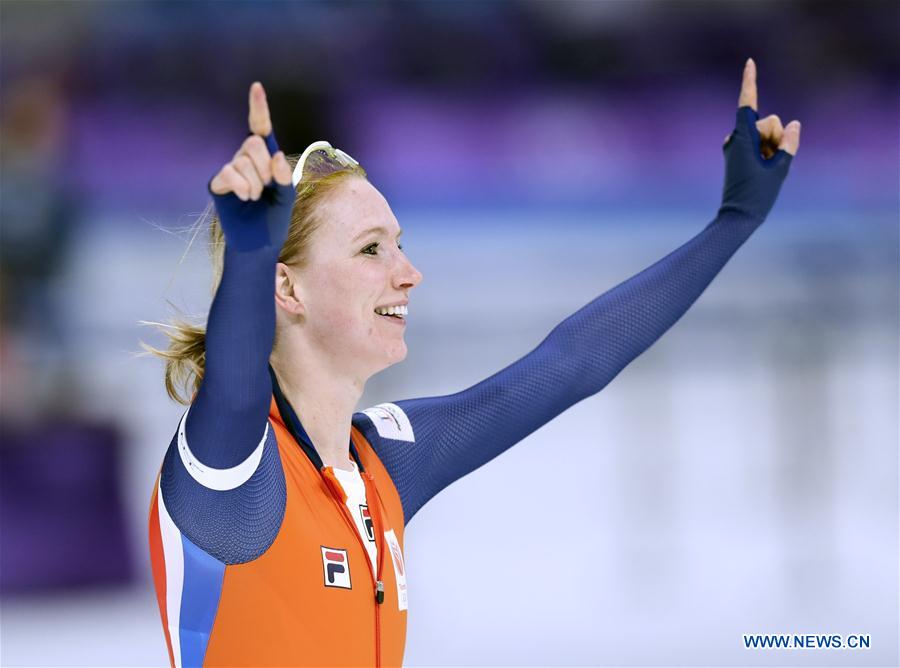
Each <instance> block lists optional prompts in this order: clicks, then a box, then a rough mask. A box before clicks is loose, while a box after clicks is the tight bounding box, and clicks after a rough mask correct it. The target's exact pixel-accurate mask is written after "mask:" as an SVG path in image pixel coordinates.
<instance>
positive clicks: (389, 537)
mask: <svg viewBox="0 0 900 668" xmlns="http://www.w3.org/2000/svg"><path fill="white" fill-rule="evenodd" d="M384 540H385V542H386V543H387V546H388V549H389V550H390V551H391V561H392V562H393V564H394V578H395V579H396V580H397V605H398V606H399V608H400V610H406V609H407V608H408V607H409V603H408V601H407V597H406V566H405V565H404V563H403V550H401V549H400V542H399V541H398V540H397V534H395V533H394V530H393V529H389V530H388V531H385V532H384Z"/></svg>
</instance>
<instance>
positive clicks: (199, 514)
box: [160, 83, 294, 563]
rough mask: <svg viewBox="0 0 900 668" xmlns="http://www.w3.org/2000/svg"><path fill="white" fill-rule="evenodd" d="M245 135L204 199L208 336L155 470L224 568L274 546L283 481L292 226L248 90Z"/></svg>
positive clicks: (280, 161) (258, 108)
mask: <svg viewBox="0 0 900 668" xmlns="http://www.w3.org/2000/svg"><path fill="white" fill-rule="evenodd" d="M250 129H251V135H250V136H249V137H247V139H246V140H245V141H244V142H243V144H242V145H241V148H240V149H239V150H238V151H237V153H236V154H235V156H234V158H233V159H232V160H231V161H230V162H229V163H227V164H226V165H225V166H223V168H222V169H221V170H220V171H219V173H218V174H216V176H215V177H213V179H212V180H211V182H210V185H209V190H210V192H211V194H212V195H213V198H214V200H215V206H216V211H217V213H218V216H219V221H220V222H221V225H222V229H223V231H224V236H225V253H224V267H223V273H222V279H221V282H220V284H219V286H218V288H217V290H216V293H215V296H214V298H213V303H212V306H211V308H210V312H209V318H208V321H207V329H206V360H205V369H204V375H203V380H202V382H201V384H200V388H199V390H198V392H197V395H196V397H195V398H194V401H193V403H192V405H191V407H190V408H189V410H188V412H187V413H186V414H185V416H184V418H183V419H182V421H181V423H180V424H179V427H178V431H177V433H176V435H175V437H174V438H173V440H172V443H171V445H170V447H169V450H168V452H167V453H166V457H165V460H164V463H163V470H162V476H161V482H160V485H161V489H162V493H163V496H164V500H165V505H166V508H167V510H168V511H169V513H170V514H171V516H172V519H173V521H174V522H175V524H176V525H177V526H178V528H179V529H180V530H181V532H182V533H183V534H184V535H185V536H186V537H187V538H188V539H190V540H191V541H192V542H194V543H195V544H197V545H198V546H199V547H201V548H203V549H204V550H205V551H207V552H208V553H210V554H212V555H213V556H215V557H216V558H218V559H220V560H221V561H224V562H226V563H239V562H243V561H249V560H250V559H252V558H255V557H257V556H259V554H261V553H262V551H264V550H265V549H266V548H267V547H268V546H269V545H270V544H271V541H272V540H274V537H275V534H277V531H278V527H279V526H280V522H281V517H282V514H283V511H284V500H285V495H284V474H283V472H282V470H281V463H280V460H279V457H278V450H277V447H276V443H275V439H274V434H272V433H271V431H270V429H269V426H268V419H267V416H268V412H269V402H270V398H271V381H270V379H269V374H268V360H269V356H270V354H271V352H272V344H273V342H274V337H275V304H274V298H273V288H274V277H275V265H276V263H277V261H278V255H279V252H280V250H281V246H282V245H283V243H284V240H285V237H286V236H287V230H288V226H289V224H290V213H291V207H292V206H293V201H294V189H293V188H292V187H291V185H290V184H291V172H290V168H289V166H288V164H287V161H286V160H285V158H284V154H283V153H281V152H280V151H279V150H278V147H277V144H276V143H275V139H274V136H273V135H272V126H271V121H270V120H269V112H268V106H267V104H266V100H265V92H264V91H263V89H262V86H261V85H260V84H258V83H255V84H253V86H251V89H250Z"/></svg>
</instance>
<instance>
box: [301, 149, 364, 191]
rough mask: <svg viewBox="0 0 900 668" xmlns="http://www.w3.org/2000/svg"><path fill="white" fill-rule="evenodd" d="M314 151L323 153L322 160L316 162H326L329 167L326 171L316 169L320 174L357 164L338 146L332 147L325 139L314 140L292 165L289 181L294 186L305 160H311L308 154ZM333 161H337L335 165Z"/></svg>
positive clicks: (310, 154)
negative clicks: (295, 163) (294, 165)
mask: <svg viewBox="0 0 900 668" xmlns="http://www.w3.org/2000/svg"><path fill="white" fill-rule="evenodd" d="M316 152H321V153H323V154H324V160H322V161H320V162H319V163H318V164H319V165H321V164H326V165H328V166H329V167H330V169H329V170H327V171H325V170H322V169H317V171H319V172H322V176H325V175H327V174H329V173H333V172H336V171H339V170H340V169H342V168H345V167H355V166H356V165H358V164H359V162H357V161H356V160H354V159H353V158H352V157H350V156H349V155H348V154H346V153H344V152H343V151H342V150H341V149H339V148H334V147H333V146H332V145H331V144H329V143H328V142H327V141H314V142H313V143H312V144H310V145H309V146H307V147H306V150H305V151H303V154H302V155H301V156H300V159H299V160H298V161H297V166H296V167H294V175H293V176H292V177H291V182H292V183H293V184H294V187H295V188H296V187H297V184H298V183H300V179H302V178H303V170H304V169H305V168H306V166H307V162H311V161H310V156H312V155H313V154H314V153H316ZM334 163H337V166H335V164H334Z"/></svg>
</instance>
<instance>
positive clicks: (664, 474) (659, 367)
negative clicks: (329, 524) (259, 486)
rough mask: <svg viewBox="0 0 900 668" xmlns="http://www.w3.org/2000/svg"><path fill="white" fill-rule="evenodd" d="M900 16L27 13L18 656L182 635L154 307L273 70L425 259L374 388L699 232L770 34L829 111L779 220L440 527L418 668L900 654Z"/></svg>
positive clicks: (1, 565)
mask: <svg viewBox="0 0 900 668" xmlns="http://www.w3.org/2000/svg"><path fill="white" fill-rule="evenodd" d="M898 32H900V10H898V5H897V4H896V3H886V2H885V3H882V2H865V3H851V2H841V3H824V2H823V3H812V2H802V3H800V2H784V3H768V2H729V3H719V2H634V3H631V2H573V3H569V2H517V3H513V2H510V3H499V2H498V3H477V2H465V3H450V2H422V3H415V2H386V3H349V2H334V3H271V4H270V3H262V2H257V3H241V2H229V3H225V2H221V3H219V2H189V3H188V2H186V3H163V2H129V3H124V2H123V3H119V2H90V3H89V2H65V3H54V2H14V1H9V0H4V1H3V2H2V3H0V56H2V58H0V95H2V99H0V167H2V173H0V213H2V231H0V235H2V236H0V261H2V263H0V270H2V283H0V295H2V308H3V310H2V329H0V334H2V336H0V362H2V392H0V415H2V436H3V440H2V447H0V457H2V460H0V463H2V466H0V483H2V484H0V521H2V524H0V531H2V533H0V536H2V544H0V548H2V552H0V575H2V578H0V585H2V599H0V605H2V607H0V634H2V637H0V663H2V665H4V666H49V665H54V666H56V665H58V666H113V665H128V666H154V665H163V664H164V663H165V661H166V652H165V645H164V641H163V636H162V629H161V625H160V621H159V614H158V610H157V606H156V600H155V597H154V595H153V592H152V584H151V580H150V571H149V566H148V559H147V538H146V535H147V528H146V519H147V512H148V504H149V495H150V491H151V488H152V485H153V481H154V478H155V475H156V473H157V470H158V467H159V465H160V463H161V458H162V455H163V452H164V450H165V448H166V446H167V445H168V443H169V440H170V438H171V435H172V433H173V430H174V428H175V425H176V423H177V420H178V418H179V416H180V414H181V410H182V409H181V408H180V407H179V406H177V405H175V404H173V403H172V402H170V401H168V399H167V398H166V395H165V391H164V388H163V383H162V367H161V364H160V363H158V362H157V361H155V360H152V359H148V358H137V357H136V356H135V354H134V353H135V352H136V351H137V350H138V349H139V341H140V340H141V339H144V340H148V341H151V342H154V343H156V344H161V343H162V340H161V338H160V337H159V336H158V335H157V334H156V333H154V332H153V331H152V330H149V329H147V328H141V327H139V326H138V324H137V322H138V320H142V319H144V320H165V319H167V318H168V317H169V316H170V315H171V313H172V312H171V310H170V309H169V308H168V307H167V301H168V302H171V303H173V304H175V305H176V306H178V307H179V308H181V309H183V310H185V311H187V312H189V313H193V314H197V315H202V314H204V313H205V310H206V307H207V305H208V302H209V297H210V293H209V269H208V264H207V262H206V257H205V248H204V244H203V237H202V235H201V237H200V238H198V241H196V242H195V243H194V244H193V246H191V247H190V248H189V247H188V244H187V240H188V239H189V237H190V234H189V232H188V231H186V229H187V228H188V227H189V226H190V225H191V224H192V223H193V222H194V220H195V219H196V217H197V215H199V214H200V213H201V212H202V211H203V210H204V209H205V207H206V204H207V201H206V198H205V185H206V182H207V181H208V179H209V177H210V176H211V175H212V174H213V173H214V171H215V170H217V169H218V167H219V165H220V164H221V163H223V162H224V161H226V160H228V159H230V157H231V154H232V153H233V150H234V147H235V146H236V144H237V143H238V142H239V141H240V139H241V138H242V137H243V135H244V134H245V132H246V130H245V119H246V91H247V87H248V85H249V83H250V82H251V81H253V80H254V79H259V80H261V81H263V83H264V84H265V85H266V88H267V91H268V94H269V102H270V106H271V107H272V112H273V120H274V124H275V128H276V130H277V132H278V135H279V140H280V143H281V145H282V147H284V148H285V149H286V150H288V151H289V152H299V151H301V150H302V149H303V148H304V147H305V146H306V145H307V144H308V143H309V142H310V141H313V140H316V139H323V138H324V139H328V140H330V141H331V142H332V143H333V144H334V145H335V146H338V147H341V148H343V149H345V150H346V151H348V152H349V153H350V154H351V155H353V156H355V157H357V158H358V159H359V160H360V161H361V162H362V163H363V165H364V166H365V167H366V168H367V169H368V171H369V174H370V177H371V180H372V181H373V183H374V184H375V185H376V186H377V187H379V188H380V189H382V191H383V192H384V193H385V194H386V196H387V198H388V200H389V201H390V202H391V204H392V206H393V207H394V210H395V213H396V214H397V216H398V218H399V219H400V222H401V225H402V226H403V227H404V229H405V232H404V244H405V249H406V251H407V253H408V254H409V255H410V256H411V257H412V259H413V261H414V262H415V263H416V264H417V266H418V267H419V269H421V270H422V272H423V273H424V276H425V279H424V282H423V284H422V285H421V287H419V288H417V290H415V291H414V292H413V294H412V299H411V304H410V324H409V329H408V336H407V341H408V343H409V348H410V354H409V357H408V359H407V360H406V362H404V363H403V364H401V365H398V366H396V367H394V368H392V369H389V370H387V371H386V372H384V373H383V374H381V375H379V376H377V377H375V378H373V379H372V380H371V381H370V383H369V386H368V387H367V390H366V394H365V397H364V399H363V405H371V404H374V403H378V402H382V401H390V400H396V399H402V398H407V397H412V396H422V395H431V394H439V393H446V392H452V391H456V390H459V389H462V388H464V387H467V386H468V385H470V384H472V383H474V382H477V381H478V380H480V379H482V378H484V377H485V376H487V375H489V374H491V373H493V372H494V371H496V370H497V369H499V368H501V367H502V366H504V365H506V364H507V363H509V362H512V361H513V360H515V359H517V358H518V357H519V356H521V355H522V354H524V353H526V352H528V351H529V350H530V349H531V348H532V347H534V346H535V345H537V344H538V343H539V342H540V341H541V339H542V338H543V337H544V336H545V335H546V333H547V332H549V330H550V329H551V328H552V327H553V326H554V325H555V324H556V323H557V322H559V321H560V320H561V319H562V318H564V317H565V316H566V315H568V314H569V313H571V312H572V311H574V310H575V309H577V308H578V307H579V306H581V305H582V304H584V303H586V302H587V301H589V300H590V299H592V298H593V297H594V296H596V295H598V294H600V293H602V292H603V291H605V290H607V289H609V288H611V287H613V286H614V285H616V284H617V283H619V282H620V281H622V280H624V279H626V278H628V277H629V276H631V275H632V274H634V273H636V272H637V271H639V270H641V269H643V268H644V267H646V266H647V265H649V264H651V263H652V262H654V261H656V260H657V259H659V258H660V257H662V256H663V255H665V254H666V253H668V252H669V251H671V250H672V249H674V248H676V247H677V246H679V245H680V244H682V243H683V242H684V241H686V240H687V239H689V238H690V237H692V236H693V235H694V234H696V233H697V232H699V231H700V230H701V229H702V228H703V226H705V225H706V224H707V223H708V222H709V221H710V220H711V219H712V217H713V216H714V215H715V212H716V209H717V208H718V204H719V200H720V195H721V187H722V175H723V160H722V153H721V143H722V140H723V138H724V137H725V135H726V134H727V133H728V132H729V131H730V130H731V128H732V127H733V123H734V110H735V108H736V99H737V94H738V89H739V85H740V74H741V68H742V65H743V62H744V60H745V59H746V58H747V57H748V56H752V57H754V58H755V60H756V62H757V65H758V68H759V90H760V114H761V116H766V115H768V114H770V113H777V114H779V116H780V117H781V120H782V122H783V123H787V122H788V121H789V120H791V119H794V118H798V119H800V120H801V121H802V122H803V134H802V140H801V148H800V152H799V154H798V156H797V157H796V158H795V160H794V162H793V165H792V169H791V173H790V175H789V176H788V179H787V181H786V183H785V185H784V187H783V190H782V194H781V196H780V198H779V201H778V203H777V204H776V206H775V209H774V210H773V212H772V214H771V215H770V217H769V219H768V221H767V222H766V223H765V225H763V226H762V227H761V228H760V229H759V230H758V231H757V232H756V233H755V234H754V236H753V237H752V238H751V239H750V240H749V242H748V243H747V244H746V245H745V247H744V248H742V249H741V250H740V251H739V252H738V253H737V255H736V256H735V257H734V258H733V259H732V261H731V262H730V263H729V265H728V266H727V267H726V268H725V269H724V270H723V272H722V273H721V275H720V276H719V277H718V278H717V279H716V280H715V281H714V283H713V284H712V286H711V287H710V288H709V289H708V290H707V292H706V293H705V294H704V295H703V297H701V299H700V300H699V302H698V303H697V304H696V305H695V307H694V308H693V309H692V310H691V311H690V312H689V313H688V314H687V315H686V316H685V317H684V318H683V319H682V321H680V322H679V323H678V324H677V325H675V327H674V328H673V329H672V330H671V331H670V332H669V333H668V334H666V335H665V336H664V337H663V338H662V339H661V340H660V341H659V342H658V343H657V344H656V345H655V346H654V347H653V348H651V349H650V350H649V351H648V352H647V353H645V354H644V355H643V356H642V357H640V358H639V359H638V360H636V361H635V362H634V363H633V364H632V365H630V366H629V367H628V368H627V369H626V370H625V371H624V372H623V373H622V374H621V375H620V376H619V377H618V378H617V379H616V380H615V381H613V383H612V384H611V385H610V386H608V387H607V388H606V389H605V390H604V391H602V392H601V393H600V394H598V395H596V396H594V397H592V398H590V399H588V400H586V401H584V402H582V403H580V404H578V405H577V406H575V407H574V408H572V409H571V410H569V411H568V412H566V413H564V414H563V415H562V416H560V417H559V418H557V419H556V420H555V421H553V422H552V423H550V424H548V425H547V426H545V427H544V428H542V429H541V430H539V431H538V432H536V433H535V434H533V435H532V436H531V437H529V438H528V439H526V440H525V441H523V442H522V443H520V444H519V445H517V446H516V447H515V448H513V449H512V450H510V451H509V452H507V453H505V454H504V455H502V456H501V457H499V458H498V459H496V460H494V461H493V462H491V463H490V464H488V465H487V466H485V467H484V468H482V469H480V470H478V471H477V472H475V473H473V474H472V475H470V476H468V477H466V478H465V479H463V480H462V481H460V482H458V483H456V484H454V485H453V486H451V487H450V488H449V489H447V490H446V491H444V492H443V493H442V494H440V495H439V496H438V497H437V498H435V499H434V500H433V501H432V502H430V503H429V504H428V505H427V506H426V507H425V508H424V509H423V510H422V511H421V512H420V513H419V515H418V516H417V517H416V518H415V519H414V520H413V521H412V522H411V523H410V525H409V527H408V530H407V537H406V558H407V564H408V572H409V582H410V615H409V634H408V641H407V651H406V664H407V665H411V666H416V665H422V666H436V665H465V666H471V665H529V666H530V665H629V666H639V665H640V666H649V665H704V666H738V665H741V666H742V665H753V666H758V665H764V666H772V665H789V666H809V665H829V666H837V665H854V666H876V665H878V666H887V665H897V663H898V660H900V656H898V571H900V565H898V290H900V289H898V284H900V280H898V279H900V276H898V266H900V264H898V245H900V243H898V242H900V235H898V213H900V207H898V197H900V137H898V132H900V128H898V97H897V95H898V86H897V84H898V69H900V68H898V65H900V54H898V46H897V45H898V44H900V34H898ZM597 345H603V342H602V341H598V342H597ZM361 407H364V406H361ZM300 604H302V603H300ZM744 633H840V634H844V635H847V634H851V633H863V634H870V635H871V648H870V649H868V650H865V651H862V650H860V651H855V652H850V651H827V650H818V651H816V650H794V651H786V650H778V651H775V650H769V651H756V652H752V651H748V650H745V649H743V647H742V643H741V635H742V634H744Z"/></svg>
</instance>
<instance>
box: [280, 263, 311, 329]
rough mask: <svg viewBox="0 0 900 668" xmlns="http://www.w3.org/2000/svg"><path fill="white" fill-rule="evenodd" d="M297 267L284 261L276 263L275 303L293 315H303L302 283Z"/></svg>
mask: <svg viewBox="0 0 900 668" xmlns="http://www.w3.org/2000/svg"><path fill="white" fill-rule="evenodd" d="M297 279H298V277H297V272H296V270H295V269H292V268H291V267H289V266H287V265H286V264H285V263H284V262H279V263H278V264H276V265H275V304H277V305H278V306H279V307H280V308H282V309H284V310H285V311H287V312H288V313H290V314H291V315H298V316H299V315H303V314H304V307H303V300H302V299H301V298H300V283H299V281H298V280H297Z"/></svg>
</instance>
